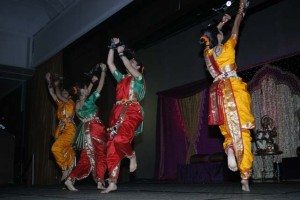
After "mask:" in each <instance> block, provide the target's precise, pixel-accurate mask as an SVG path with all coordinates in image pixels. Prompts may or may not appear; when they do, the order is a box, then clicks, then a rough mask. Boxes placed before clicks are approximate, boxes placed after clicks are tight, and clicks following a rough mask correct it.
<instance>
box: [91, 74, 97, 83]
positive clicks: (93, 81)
mask: <svg viewBox="0 0 300 200" xmlns="http://www.w3.org/2000/svg"><path fill="white" fill-rule="evenodd" d="M96 81H98V77H97V76H95V75H94V76H93V77H92V83H95V82H96Z"/></svg>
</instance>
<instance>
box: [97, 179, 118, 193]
mask: <svg viewBox="0 0 300 200" xmlns="http://www.w3.org/2000/svg"><path fill="white" fill-rule="evenodd" d="M117 189H118V187H117V185H116V184H115V183H113V182H111V183H109V185H108V187H107V188H106V189H105V190H103V191H102V192H101V193H105V194H106V193H109V192H112V191H115V190H117Z"/></svg>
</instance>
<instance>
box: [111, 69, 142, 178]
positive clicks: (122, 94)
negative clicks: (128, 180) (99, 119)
mask: <svg viewBox="0 0 300 200" xmlns="http://www.w3.org/2000/svg"><path fill="white" fill-rule="evenodd" d="M113 75H114V77H115V79H116V80H117V81H118V85H117V88H116V104H115V105H114V107H113V110H112V114H111V117H110V128H109V131H110V133H109V134H110V139H109V141H108V143H107V146H108V147H107V165H108V171H109V176H110V177H109V179H110V181H112V182H117V179H118V175H119V168H120V162H121V160H122V159H123V158H124V157H130V156H132V155H133V149H132V146H131V142H132V140H133V138H134V136H135V134H137V132H139V131H140V130H141V128H142V121H143V110H142V107H141V105H140V103H139V101H141V100H142V99H143V98H144V95H145V87H144V78H143V77H139V78H134V77H133V76H131V75H126V76H125V75H123V74H121V73H120V72H119V71H117V70H116V71H115V72H114V73H113Z"/></svg>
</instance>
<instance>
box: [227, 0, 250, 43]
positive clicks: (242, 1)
mask: <svg viewBox="0 0 300 200" xmlns="http://www.w3.org/2000/svg"><path fill="white" fill-rule="evenodd" d="M246 3H247V0H240V4H239V9H238V12H237V15H236V16H235V19H234V24H233V27H232V30H231V34H232V36H233V37H235V38H236V39H237V37H238V34H239V29H240V24H241V22H242V19H243V17H244V15H245V7H246Z"/></svg>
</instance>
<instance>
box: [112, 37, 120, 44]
mask: <svg viewBox="0 0 300 200" xmlns="http://www.w3.org/2000/svg"><path fill="white" fill-rule="evenodd" d="M112 42H113V43H114V44H115V45H117V44H119V43H120V38H112Z"/></svg>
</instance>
